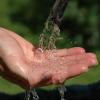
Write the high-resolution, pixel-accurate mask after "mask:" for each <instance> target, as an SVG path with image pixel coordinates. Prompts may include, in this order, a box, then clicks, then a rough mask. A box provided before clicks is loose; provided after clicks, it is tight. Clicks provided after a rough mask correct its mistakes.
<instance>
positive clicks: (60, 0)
mask: <svg viewBox="0 0 100 100" xmlns="http://www.w3.org/2000/svg"><path fill="white" fill-rule="evenodd" d="M66 6H67V0H56V2H55V4H54V6H53V8H52V10H51V12H50V15H49V17H48V19H47V21H46V23H45V27H44V29H43V33H42V34H40V39H39V48H41V49H42V50H45V49H49V50H52V49H56V45H55V43H56V41H57V40H58V38H59V37H60V28H59V24H60V22H61V20H62V16H63V13H64V10H65V8H66ZM47 33H48V34H51V35H50V37H49V39H47V38H46V36H45V34H47ZM41 53H42V52H41ZM58 91H59V94H60V96H61V100H65V99H64V93H65V91H66V88H65V86H64V85H63V83H62V82H61V84H60V85H59V87H58ZM31 95H32V97H33V100H39V97H38V95H37V93H36V91H35V89H31V88H30V90H28V91H26V96H25V99H26V100H30V96H31Z"/></svg>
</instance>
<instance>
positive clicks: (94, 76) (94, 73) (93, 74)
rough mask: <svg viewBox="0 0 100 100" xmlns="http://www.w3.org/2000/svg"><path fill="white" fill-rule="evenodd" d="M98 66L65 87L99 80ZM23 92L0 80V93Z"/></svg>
mask: <svg viewBox="0 0 100 100" xmlns="http://www.w3.org/2000/svg"><path fill="white" fill-rule="evenodd" d="M96 54H97V58H98V61H99V62H100V51H97V52H96ZM99 74H100V65H98V66H96V67H94V68H92V69H90V70H89V71H88V72H87V73H84V74H82V75H80V76H77V77H75V78H72V79H69V80H67V81H66V85H73V84H91V83H94V82H97V81H99V80H100V75H99ZM52 88H54V86H47V87H46V89H52ZM22 91H24V90H23V89H22V88H20V87H18V86H17V85H14V84H12V83H10V82H8V81H7V80H4V79H2V78H0V92H4V93H8V94H16V93H19V92H22Z"/></svg>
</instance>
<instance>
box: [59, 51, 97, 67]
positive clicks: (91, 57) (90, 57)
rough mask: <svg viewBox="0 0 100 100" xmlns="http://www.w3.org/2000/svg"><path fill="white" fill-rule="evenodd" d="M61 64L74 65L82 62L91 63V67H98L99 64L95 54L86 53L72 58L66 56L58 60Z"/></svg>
mask: <svg viewBox="0 0 100 100" xmlns="http://www.w3.org/2000/svg"><path fill="white" fill-rule="evenodd" d="M58 61H59V62H60V64H62V65H63V64H71V63H72V64H74V63H79V62H80V61H81V62H83V63H87V62H88V63H90V66H91V65H96V64H98V62H97V59H96V55H95V54H93V53H84V54H81V55H80V54H77V55H71V56H65V57H61V58H60V59H58Z"/></svg>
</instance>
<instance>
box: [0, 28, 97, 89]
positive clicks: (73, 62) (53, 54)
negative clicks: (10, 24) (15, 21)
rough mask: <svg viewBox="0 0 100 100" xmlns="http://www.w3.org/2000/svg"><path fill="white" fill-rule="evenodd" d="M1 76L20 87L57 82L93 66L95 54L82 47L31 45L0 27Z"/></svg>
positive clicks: (95, 62) (95, 61)
mask: <svg viewBox="0 0 100 100" xmlns="http://www.w3.org/2000/svg"><path fill="white" fill-rule="evenodd" d="M0 59H1V60H0V69H1V70H0V72H1V75H2V76H3V77H4V78H6V79H8V80H10V81H12V82H14V83H16V84H18V85H21V86H22V87H24V88H27V87H29V86H32V87H37V86H43V85H48V84H58V83H62V82H64V81H65V80H66V79H68V78H70V77H74V76H76V75H79V74H81V73H83V72H86V71H87V70H88V68H89V67H90V66H93V65H96V64H97V60H96V56H95V54H93V53H86V52H85V50H84V49H83V48H80V47H74V48H70V49H60V50H45V51H43V50H42V49H41V48H35V47H34V46H33V45H32V44H31V43H30V42H28V41H26V40H25V39H23V38H22V37H20V36H19V35H17V34H16V33H14V32H11V31H8V30H6V29H3V28H1V29H0Z"/></svg>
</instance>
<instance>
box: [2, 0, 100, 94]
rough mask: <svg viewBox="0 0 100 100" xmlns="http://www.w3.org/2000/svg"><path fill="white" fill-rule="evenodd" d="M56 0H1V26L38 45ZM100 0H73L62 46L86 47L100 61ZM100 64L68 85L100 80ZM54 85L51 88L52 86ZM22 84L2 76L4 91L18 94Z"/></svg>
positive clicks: (59, 43) (70, 4) (68, 8)
mask: <svg viewBox="0 0 100 100" xmlns="http://www.w3.org/2000/svg"><path fill="white" fill-rule="evenodd" d="M54 1H55V0H0V27H4V28H7V29H9V30H12V31H14V32H16V33H18V34H19V35H21V36H22V37H24V38H25V39H27V40H28V41H30V42H32V43H33V44H35V45H38V40H39V39H38V37H39V34H40V33H41V32H42V29H43V27H44V22H45V21H46V18H47V17H48V14H49V11H50V8H51V7H52V5H53V3H54ZM99 5H100V0H69V3H68V7H67V9H66V11H65V14H64V19H63V21H62V23H61V26H60V28H61V36H62V37H63V40H60V41H58V42H57V47H58V48H69V47H74V46H82V47H84V48H85V49H86V50H87V51H92V52H94V53H96V54H97V57H98V61H99V62H100V43H99V42H100V6H99ZM99 74H100V65H98V66H96V67H95V68H92V69H91V70H89V72H87V73H85V74H82V75H80V76H78V77H76V78H73V79H70V80H67V81H66V84H67V85H72V84H91V83H94V82H97V81H99V80H100V76H99ZM51 88H52V86H49V87H47V89H51ZM21 91H23V89H21V88H20V87H18V86H16V85H14V84H12V83H10V82H8V81H6V80H4V79H2V78H0V92H4V93H9V94H16V93H19V92H21Z"/></svg>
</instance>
